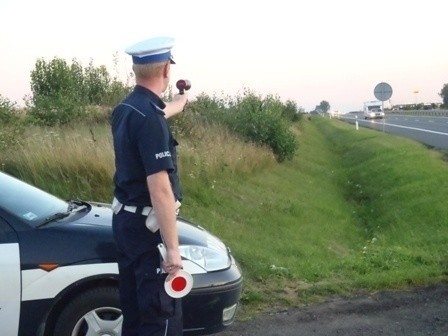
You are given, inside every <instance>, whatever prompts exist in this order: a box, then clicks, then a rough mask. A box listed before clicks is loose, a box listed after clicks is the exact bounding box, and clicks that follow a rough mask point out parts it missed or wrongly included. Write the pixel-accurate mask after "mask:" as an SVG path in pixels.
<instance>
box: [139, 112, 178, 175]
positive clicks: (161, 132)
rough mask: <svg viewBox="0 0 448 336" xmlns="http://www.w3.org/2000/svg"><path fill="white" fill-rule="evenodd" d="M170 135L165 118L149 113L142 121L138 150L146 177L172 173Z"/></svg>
mask: <svg viewBox="0 0 448 336" xmlns="http://www.w3.org/2000/svg"><path fill="white" fill-rule="evenodd" d="M169 141H170V133H169V128H168V124H167V122H166V120H165V118H164V117H163V116H161V115H159V114H157V113H151V114H150V115H149V116H147V117H146V118H145V119H144V120H143V125H142V127H141V128H140V130H139V134H138V149H139V152H140V156H141V158H142V162H143V166H144V168H145V171H146V176H149V175H152V174H155V173H158V172H159V171H162V170H166V171H168V173H171V172H172V171H174V163H173V157H172V154H173V153H171V152H170V146H169Z"/></svg>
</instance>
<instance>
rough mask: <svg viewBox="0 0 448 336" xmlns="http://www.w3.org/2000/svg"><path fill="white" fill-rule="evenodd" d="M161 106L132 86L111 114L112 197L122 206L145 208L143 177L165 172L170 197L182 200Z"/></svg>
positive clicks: (149, 94) (154, 97)
mask: <svg viewBox="0 0 448 336" xmlns="http://www.w3.org/2000/svg"><path fill="white" fill-rule="evenodd" d="M164 108H165V103H164V102H163V101H162V100H161V99H160V98H159V97H158V96H157V95H156V94H154V93H153V92H152V91H150V90H148V89H146V88H144V87H142V86H138V85H137V86H136V87H135V88H134V90H133V91H132V92H131V93H130V94H129V95H128V96H127V97H126V98H125V99H124V100H123V101H122V102H121V103H120V104H118V105H117V107H116V108H115V109H114V111H113V113H112V135H113V141H114V149H115V166H116V172H115V176H114V183H115V191H114V194H115V197H116V198H117V199H118V200H119V201H120V202H121V203H123V204H126V205H136V206H147V205H151V199H150V196H149V192H148V187H147V180H146V178H147V176H148V175H152V174H154V173H157V172H160V171H162V170H166V171H167V172H168V173H169V176H170V182H171V185H172V188H173V193H174V195H175V197H176V199H178V200H182V193H181V188H180V184H179V179H178V176H177V164H176V146H177V142H176V140H175V139H174V138H173V135H172V133H171V129H170V127H169V125H168V122H167V120H166V118H165V113H164V112H163V109H164Z"/></svg>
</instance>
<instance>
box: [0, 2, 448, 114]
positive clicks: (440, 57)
mask: <svg viewBox="0 0 448 336" xmlns="http://www.w3.org/2000/svg"><path fill="white" fill-rule="evenodd" d="M443 4H444V2H443V1H440V0H426V1H413V0H410V1H407V2H403V1H399V0H376V1H368V2H367V1H361V0H339V1H335V0H309V1H292V0H276V1H258V2H257V1H248V0H247V1H245V0H238V1H237V0H226V1H213V0H190V1H186V0H183V1H179V0H171V1H159V2H157V3H156V2H155V1H149V0H145V1H141V0H133V1H121V0H115V1H98V0H88V1H87V0H78V1H64V0H58V1H53V0H0V48H1V54H0V76H1V77H0V95H2V96H3V97H6V98H8V99H10V100H12V101H16V102H17V103H19V104H22V99H23V97H24V96H25V95H26V94H30V93H31V91H30V72H31V71H32V70H33V69H34V66H35V63H36V60H37V59H39V58H43V59H44V60H47V61H50V60H52V59H53V58H54V57H58V58H63V59H65V60H67V61H68V62H69V61H71V60H72V59H73V58H75V59H77V60H78V61H80V62H82V64H83V65H86V66H87V65H88V63H89V61H90V60H92V61H93V64H94V65H95V66H100V65H106V66H107V68H108V70H109V73H110V74H112V75H117V74H118V75H119V76H120V78H122V79H123V80H125V79H126V78H127V74H128V73H129V72H130V71H131V70H130V67H131V60H130V56H128V55H126V54H125V53H124V49H125V48H126V47H128V46H129V45H131V44H134V43H135V42H138V41H140V40H142V39H145V38H149V37H152V36H157V35H165V36H172V37H174V38H175V39H176V45H175V47H174V49H173V54H174V57H175V60H176V62H177V64H176V65H175V66H173V67H172V69H173V70H172V71H173V73H172V84H174V83H175V81H176V80H177V79H180V78H185V79H189V80H190V81H191V83H192V88H191V90H190V94H191V95H192V97H194V96H195V95H197V94H199V93H202V92H205V93H207V94H209V95H217V96H221V95H229V96H233V95H236V94H239V93H242V92H243V91H244V89H245V88H248V89H251V90H252V91H254V92H256V93H258V94H260V95H262V96H264V95H266V94H273V95H278V96H279V97H280V98H281V99H282V100H283V101H286V100H288V99H289V100H293V101H295V102H296V103H297V104H298V105H299V106H302V107H303V108H304V109H305V110H307V111H308V110H311V109H313V108H314V107H315V106H316V105H318V104H319V103H320V102H321V101H322V100H326V101H328V102H329V103H330V105H331V109H332V110H339V111H342V112H348V111H351V110H359V109H361V108H362V103H363V102H364V101H367V100H374V99H375V97H374V94H373V89H374V87H375V85H376V84H378V83H379V82H387V83H389V84H390V85H391V86H392V88H393V91H394V93H393V95H392V98H391V103H392V104H399V103H415V102H441V100H442V99H441V97H440V96H439V95H438V93H439V92H440V91H441V89H442V87H443V85H444V84H445V83H448V43H447V42H446V23H445V22H446V11H445V10H444V8H442V5H443ZM443 6H444V5H443ZM114 55H117V56H118V68H116V67H114Z"/></svg>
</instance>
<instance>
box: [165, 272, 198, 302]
mask: <svg viewBox="0 0 448 336" xmlns="http://www.w3.org/2000/svg"><path fill="white" fill-rule="evenodd" d="M192 288H193V277H192V276H191V274H190V273H188V272H186V271H184V270H180V271H179V272H177V273H176V276H175V277H174V278H172V279H171V280H170V281H165V291H166V293H167V294H168V295H169V296H171V297H172V298H175V299H178V298H181V297H184V296H185V295H187V294H188V293H190V291H191V289H192Z"/></svg>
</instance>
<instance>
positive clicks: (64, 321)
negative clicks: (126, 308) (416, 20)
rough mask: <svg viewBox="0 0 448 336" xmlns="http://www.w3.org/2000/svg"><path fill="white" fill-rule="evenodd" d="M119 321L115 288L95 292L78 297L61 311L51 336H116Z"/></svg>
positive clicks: (99, 289) (120, 322)
mask: <svg viewBox="0 0 448 336" xmlns="http://www.w3.org/2000/svg"><path fill="white" fill-rule="evenodd" d="M122 321H123V316H122V315H121V310H120V299H119V294H118V288H114V287H100V288H95V289H92V290H89V291H87V292H84V293H82V294H80V295H78V296H77V297H75V298H74V299H73V300H72V301H71V302H70V303H69V304H68V305H67V306H66V307H65V308H64V309H63V311H62V313H61V315H60V316H59V318H58V320H57V322H56V326H55V329H54V335H58V336H84V335H89V336H94V335H111V336H119V335H121V324H122Z"/></svg>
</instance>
